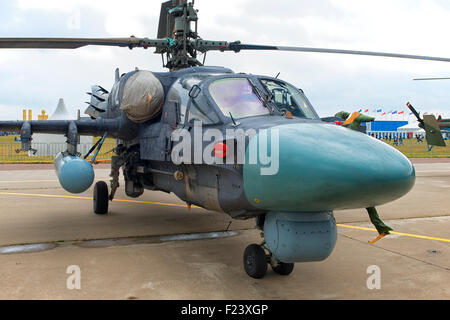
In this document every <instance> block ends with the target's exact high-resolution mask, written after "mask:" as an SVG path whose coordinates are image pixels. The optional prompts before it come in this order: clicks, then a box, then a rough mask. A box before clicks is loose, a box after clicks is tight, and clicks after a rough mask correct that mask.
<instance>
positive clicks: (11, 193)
mask: <svg viewBox="0 0 450 320" xmlns="http://www.w3.org/2000/svg"><path fill="white" fill-rule="evenodd" d="M0 195H6V196H26V197H42V198H65V199H80V200H92V197H81V196H65V195H58V194H37V193H17V192H0ZM113 201H114V202H128V203H142V204H154V205H160V206H169V207H182V208H186V207H187V206H186V205H185V204H176V203H165V202H155V201H138V200H127V199H114V200H113ZM192 208H198V209H199V208H200V207H198V206H192Z"/></svg>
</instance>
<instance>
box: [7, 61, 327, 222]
mask: <svg viewBox="0 0 450 320" xmlns="http://www.w3.org/2000/svg"><path fill="white" fill-rule="evenodd" d="M135 72H136V71H132V72H129V73H126V74H124V75H122V76H121V77H120V78H119V79H117V81H116V83H115V84H114V86H113V88H112V90H111V93H110V94H109V96H108V100H107V104H108V108H107V112H106V117H105V118H104V119H103V118H99V119H95V120H77V121H45V122H42V121H40V122H39V121H30V122H27V123H29V124H30V125H31V131H33V132H43V133H62V134H67V132H68V128H69V125H70V123H74V124H75V125H76V127H77V129H78V134H80V135H94V136H102V135H103V134H104V133H105V132H107V134H108V136H109V137H114V138H118V143H119V144H123V145H124V146H126V147H127V148H128V149H129V150H130V151H131V150H134V152H135V153H138V154H139V157H135V158H134V160H132V161H128V162H127V163H125V166H124V172H125V171H127V173H129V174H127V176H126V177H127V179H132V180H133V181H135V182H138V183H140V184H141V185H142V186H143V187H144V188H145V189H148V190H161V191H165V192H173V193H175V194H176V195H177V196H178V197H179V198H180V199H182V200H183V201H186V202H187V203H189V204H194V205H198V206H201V207H204V208H206V209H210V210H215V211H219V212H226V213H228V214H230V215H231V216H232V217H234V218H248V217H254V216H257V215H259V214H261V213H263V212H261V210H260V209H258V208H256V207H254V206H253V205H252V204H251V203H249V202H248V200H247V198H246V196H245V191H244V181H243V176H242V165H233V164H231V165H227V164H223V165H207V164H182V165H179V166H177V165H175V164H174V163H173V162H172V161H171V156H170V153H171V150H172V147H173V145H172V142H171V134H172V132H173V131H174V130H175V128H182V127H184V128H187V129H190V132H191V134H193V133H192V132H193V130H191V128H190V126H191V125H190V124H187V123H180V122H179V119H180V117H179V116H180V113H179V106H180V101H179V93H178V92H176V91H175V90H172V88H173V85H174V83H175V82H176V81H177V80H178V79H180V78H182V77H185V76H189V75H195V74H203V75H204V74H211V76H210V77H207V78H206V79H204V80H203V81H202V82H200V83H199V87H200V88H201V92H200V94H199V95H198V96H197V97H196V98H195V99H199V101H200V103H202V104H208V105H209V107H210V108H211V109H212V110H213V111H214V112H215V113H216V114H217V118H218V122H217V123H215V124H212V125H205V126H204V128H216V129H219V130H221V131H222V132H223V133H224V134H225V130H226V129H231V128H234V126H233V122H232V120H231V118H230V117H228V116H225V115H224V114H223V113H222V112H221V111H220V109H219V108H218V106H217V105H216V104H215V102H214V100H213V99H212V97H211V96H210V94H209V91H208V86H209V84H210V83H211V82H212V81H214V80H216V79H220V78H226V77H233V78H236V77H243V78H244V77H245V78H250V79H252V80H253V82H254V83H255V85H256V86H257V87H258V88H259V89H261V91H262V92H264V91H265V89H264V87H263V86H262V84H261V83H260V81H259V77H257V76H253V75H247V74H235V73H233V72H232V71H231V70H230V69H227V68H223V67H192V68H188V69H183V70H179V71H173V72H164V73H155V76H156V77H157V78H158V79H159V80H160V81H161V83H162V85H163V88H164V92H165V95H166V100H165V103H164V106H163V110H162V113H161V114H160V115H159V116H158V117H156V118H154V119H152V120H150V121H148V122H146V123H143V124H136V123H133V122H131V121H130V120H129V119H128V118H127V117H126V115H125V113H124V112H123V111H122V110H120V103H121V96H122V92H123V88H124V85H125V83H126V80H127V79H129V77H131V76H132V75H133V74H134V73H135ZM261 78H265V79H274V78H270V77H261ZM274 80H277V81H281V80H279V79H274ZM184 94H186V93H184ZM305 99H306V98H305ZM188 111H189V110H187V111H186V113H188ZM186 118H187V117H186ZM294 122H295V123H307V122H315V123H321V121H320V120H319V119H317V120H310V119H300V118H294V119H287V118H286V117H283V116H282V115H281V114H280V113H279V112H278V111H274V114H273V115H265V116H257V117H251V118H243V119H239V126H238V128H239V129H243V130H248V129H256V130H258V129H264V128H269V127H272V126H277V125H282V124H292V123H294ZM23 124H24V122H23V121H6V122H1V121H0V127H1V128H2V130H11V131H19V130H20V128H21V127H22V125H23ZM209 143H210V142H203V147H205V146H206V145H208V144H209ZM192 154H193V152H192ZM176 171H182V172H183V173H184V179H182V180H181V181H177V180H176V179H175V178H174V175H173V174H174V173H175V172H176Z"/></svg>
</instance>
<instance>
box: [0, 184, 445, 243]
mask: <svg viewBox="0 0 450 320" xmlns="http://www.w3.org/2000/svg"><path fill="white" fill-rule="evenodd" d="M0 195H6V196H27V197H42V198H65V199H80V200H92V197H81V196H66V195H57V194H37V193H17V192H0ZM113 201H115V202H128V203H141V204H153V205H160V206H170V207H182V208H186V207H187V205H185V204H176V203H165V202H154V201H138V200H126V199H114V200H113ZM192 207H193V208H196V209H200V207H198V206H192ZM336 225H337V226H338V227H342V228H348V229H356V230H364V231H375V232H377V230H376V229H373V228H365V227H357V226H350V225H346V224H336ZM390 233H391V234H396V235H400V236H405V237H411V238H418V239H426V240H436V241H442V242H449V243H450V239H445V238H436V237H429V236H422V235H417V234H409V233H402V232H395V231H390Z"/></svg>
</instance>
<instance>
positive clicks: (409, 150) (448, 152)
mask: <svg viewBox="0 0 450 320" xmlns="http://www.w3.org/2000/svg"><path fill="white" fill-rule="evenodd" d="M14 138H16V139H17V140H19V136H6V137H0V163H22V162H23V163H52V162H53V159H54V156H30V155H29V154H28V152H18V153H17V152H16V150H19V149H20V142H19V141H15V140H14ZM98 139H100V137H96V138H94V143H95V142H96V141H97V140H98ZM384 142H385V143H388V144H389V145H391V146H393V147H394V148H396V149H397V150H399V151H400V152H402V153H403V154H404V155H406V156H407V157H409V158H450V141H448V142H447V146H446V147H434V148H433V149H432V150H431V151H430V152H428V150H427V144H426V142H422V143H419V142H417V140H416V139H410V140H408V139H405V140H404V145H403V146H395V145H394V142H393V141H391V142H389V141H387V140H384ZM115 144H116V142H115V139H110V138H108V139H106V140H105V143H104V146H103V148H102V149H101V151H100V153H99V155H98V157H97V159H98V160H102V161H107V160H109V159H111V156H112V155H113V154H114V153H112V152H109V151H110V150H111V149H113V148H114V147H115ZM61 148H64V147H63V146H61ZM63 150H64V149H63ZM60 151H61V150H60Z"/></svg>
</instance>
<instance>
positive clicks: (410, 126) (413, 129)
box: [397, 121, 425, 134]
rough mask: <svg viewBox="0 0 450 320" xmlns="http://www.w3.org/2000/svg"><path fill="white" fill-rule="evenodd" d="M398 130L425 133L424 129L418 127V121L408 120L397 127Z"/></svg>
mask: <svg viewBox="0 0 450 320" xmlns="http://www.w3.org/2000/svg"><path fill="white" fill-rule="evenodd" d="M397 131H398V132H412V133H413V134H416V133H422V134H425V130H423V129H422V128H420V127H419V122H417V121H415V122H410V123H408V124H407V125H404V126H403V127H399V128H397Z"/></svg>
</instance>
